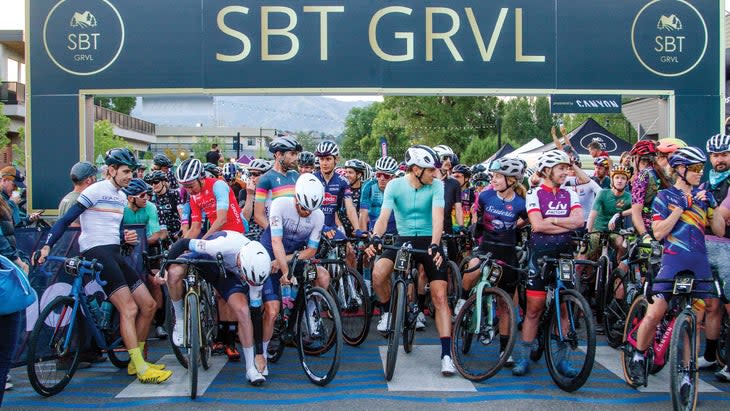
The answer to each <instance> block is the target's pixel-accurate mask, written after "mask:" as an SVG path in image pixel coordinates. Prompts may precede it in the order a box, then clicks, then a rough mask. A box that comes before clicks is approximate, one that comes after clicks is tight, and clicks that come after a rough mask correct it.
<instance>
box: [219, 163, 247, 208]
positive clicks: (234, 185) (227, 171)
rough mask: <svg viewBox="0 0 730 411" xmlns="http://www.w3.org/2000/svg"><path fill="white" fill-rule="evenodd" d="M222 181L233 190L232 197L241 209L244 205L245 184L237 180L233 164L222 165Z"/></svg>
mask: <svg viewBox="0 0 730 411" xmlns="http://www.w3.org/2000/svg"><path fill="white" fill-rule="evenodd" d="M223 179H224V180H226V183H228V186H229V187H231V190H233V196H234V197H236V201H237V202H238V206H239V207H243V205H244V204H245V203H246V183H244V182H243V181H241V179H239V178H238V168H236V165H235V164H233V163H226V164H224V165H223Z"/></svg>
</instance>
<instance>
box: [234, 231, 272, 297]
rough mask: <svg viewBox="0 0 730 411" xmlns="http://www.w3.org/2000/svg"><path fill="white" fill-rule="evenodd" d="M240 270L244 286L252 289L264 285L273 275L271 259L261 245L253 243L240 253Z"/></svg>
mask: <svg viewBox="0 0 730 411" xmlns="http://www.w3.org/2000/svg"><path fill="white" fill-rule="evenodd" d="M238 268H239V269H240V270H241V282H243V283H244V284H248V285H249V286H252V287H256V286H260V285H264V282H266V279H268V278H269V274H271V258H269V253H268V252H267V251H266V249H265V248H264V246H263V245H261V243H259V242H258V241H251V242H249V243H248V244H246V245H244V246H243V247H241V249H240V250H239V251H238Z"/></svg>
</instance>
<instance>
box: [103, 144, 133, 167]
mask: <svg viewBox="0 0 730 411" xmlns="http://www.w3.org/2000/svg"><path fill="white" fill-rule="evenodd" d="M104 164H106V165H108V166H112V165H114V166H128V167H129V168H131V169H132V170H134V169H136V168H137V167H139V163H137V159H136V158H135V157H134V154H133V153H132V151H131V150H130V149H128V148H113V149H111V150H109V151H107V152H106V155H105V156H104Z"/></svg>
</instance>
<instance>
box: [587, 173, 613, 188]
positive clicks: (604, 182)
mask: <svg viewBox="0 0 730 411" xmlns="http://www.w3.org/2000/svg"><path fill="white" fill-rule="evenodd" d="M591 180H593V181H595V182H596V184H598V185H599V186H600V187H601V188H611V177H609V176H604V177H603V180H599V179H598V177H597V176H593V177H591Z"/></svg>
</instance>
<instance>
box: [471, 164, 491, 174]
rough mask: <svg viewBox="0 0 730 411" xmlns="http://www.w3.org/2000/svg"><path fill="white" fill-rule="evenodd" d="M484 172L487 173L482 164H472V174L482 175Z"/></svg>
mask: <svg viewBox="0 0 730 411" xmlns="http://www.w3.org/2000/svg"><path fill="white" fill-rule="evenodd" d="M486 171H487V167H486V166H485V165H484V164H481V163H479V164H474V165H473V166H471V173H472V174H476V173H484V172H486Z"/></svg>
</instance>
